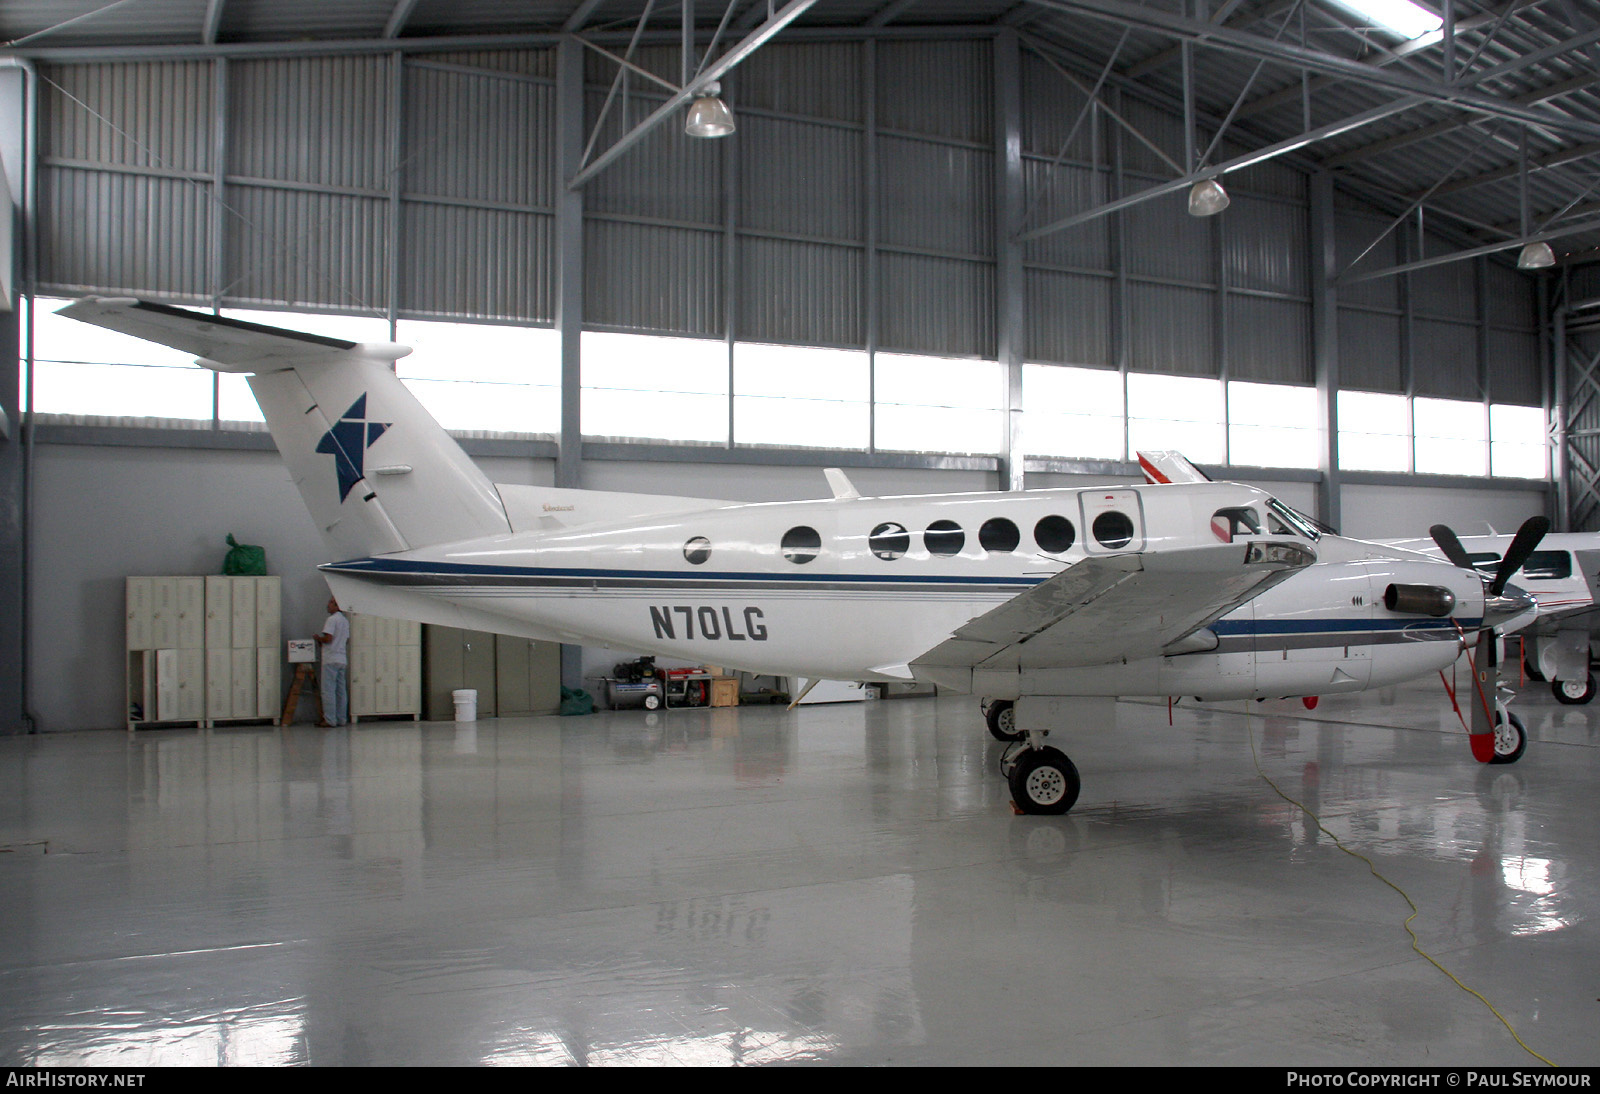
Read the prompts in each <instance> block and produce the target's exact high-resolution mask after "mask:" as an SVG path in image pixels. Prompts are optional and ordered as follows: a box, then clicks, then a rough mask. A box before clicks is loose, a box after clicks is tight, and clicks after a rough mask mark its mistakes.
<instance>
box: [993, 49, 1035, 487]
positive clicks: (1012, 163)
mask: <svg viewBox="0 0 1600 1094" xmlns="http://www.w3.org/2000/svg"><path fill="white" fill-rule="evenodd" d="M1021 73H1022V51H1021V47H1020V46H1019V45H1018V43H1017V32H1016V31H1014V30H1011V29H1009V28H1007V29H1005V30H1002V31H1001V32H1000V33H999V34H998V35H996V36H995V40H994V107H995V118H994V127H995V134H994V135H995V224H994V233H995V239H994V247H995V333H996V347H997V352H998V356H999V360H1000V366H1001V367H1002V368H1003V369H1004V370H1005V377H1006V379H1005V383H1006V394H1005V402H1004V404H1003V406H1004V411H1005V414H1004V421H1005V425H1004V432H1003V434H1002V437H1001V441H1000V484H999V485H1000V489H1002V490H1021V489H1023V478H1024V475H1023V455H1024V453H1023V440H1022V414H1023V404H1022V360H1023V349H1024V340H1025V338H1026V322H1027V316H1026V313H1025V306H1026V305H1025V296H1026V292H1025V287H1024V282H1023V278H1024V273H1023V268H1022V245H1021V244H1020V243H1018V242H1017V239H1016V236H1017V229H1018V228H1019V227H1020V226H1021V223H1022V215H1023V192H1022V75H1021Z"/></svg>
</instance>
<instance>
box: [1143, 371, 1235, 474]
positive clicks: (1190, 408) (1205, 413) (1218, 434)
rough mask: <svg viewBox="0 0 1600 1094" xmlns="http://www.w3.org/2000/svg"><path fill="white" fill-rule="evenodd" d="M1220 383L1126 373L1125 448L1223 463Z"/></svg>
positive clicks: (1225, 455) (1193, 377) (1182, 377)
mask: <svg viewBox="0 0 1600 1094" xmlns="http://www.w3.org/2000/svg"><path fill="white" fill-rule="evenodd" d="M1224 417H1225V415H1224V413H1223V405H1222V382H1221V381H1220V380H1211V379H1207V378H1204V377H1197V376H1157V375H1152V374H1148V373H1137V372H1130V373H1129V374H1128V447H1129V448H1130V449H1131V450H1132V451H1134V452H1138V451H1139V450H1141V449H1173V450H1176V451H1178V452H1182V453H1183V454H1184V455H1185V456H1187V457H1188V458H1189V459H1190V460H1192V461H1194V462H1195V463H1222V462H1223V461H1224V459H1226V457H1227V453H1226V451H1225V447H1224V441H1225V439H1226V436H1227V432H1226V428H1225V426H1224Z"/></svg>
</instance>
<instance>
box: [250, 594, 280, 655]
mask: <svg viewBox="0 0 1600 1094" xmlns="http://www.w3.org/2000/svg"><path fill="white" fill-rule="evenodd" d="M255 580H256V641H255V648H256V649H258V650H276V649H277V648H278V647H279V645H280V644H281V643H282V641H283V579H282V578H281V577H258V578H256V579H255Z"/></svg>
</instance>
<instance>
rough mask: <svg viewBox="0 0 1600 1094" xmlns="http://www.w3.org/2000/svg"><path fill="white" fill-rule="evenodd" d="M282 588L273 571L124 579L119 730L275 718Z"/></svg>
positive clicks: (280, 656)
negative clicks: (123, 693) (124, 696)
mask: <svg viewBox="0 0 1600 1094" xmlns="http://www.w3.org/2000/svg"><path fill="white" fill-rule="evenodd" d="M282 594H283V581H282V579H281V578H278V577H231V576H224V577H219V576H212V577H130V578H128V579H127V594H126V595H127V608H126V611H127V633H126V637H127V650H128V652H127V665H126V671H127V692H128V728H129V729H135V728H137V727H138V726H139V725H144V724H152V723H156V722H194V723H195V724H197V725H200V726H202V727H209V726H210V725H211V724H212V723H214V722H220V721H233V720H241V721H260V720H263V719H265V720H268V721H273V722H276V721H277V718H278V713H279V709H278V708H279V704H280V703H281V701H282V698H283V697H282V695H281V694H280V692H281V687H282V684H281V681H282V675H283V669H282V661H283V650H282V648H281V647H282V641H283V638H282V635H283V622H282V618H283V616H282Z"/></svg>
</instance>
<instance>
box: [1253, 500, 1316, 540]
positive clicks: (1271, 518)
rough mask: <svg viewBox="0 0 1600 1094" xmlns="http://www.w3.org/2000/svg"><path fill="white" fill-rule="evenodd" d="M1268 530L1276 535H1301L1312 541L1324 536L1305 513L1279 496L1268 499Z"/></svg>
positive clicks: (1302, 537)
mask: <svg viewBox="0 0 1600 1094" xmlns="http://www.w3.org/2000/svg"><path fill="white" fill-rule="evenodd" d="M1267 531H1269V532H1271V533H1272V534H1273V535H1275V536H1299V537H1300V538H1301V539H1309V540H1311V541H1312V542H1316V541H1317V540H1319V539H1321V538H1322V533H1321V532H1319V531H1317V529H1316V527H1315V526H1313V525H1312V524H1311V522H1310V521H1309V520H1307V519H1306V517H1305V516H1304V515H1302V514H1300V513H1297V512H1296V511H1295V510H1293V509H1291V508H1289V507H1288V506H1287V505H1285V504H1283V502H1281V501H1279V500H1278V499H1277V498H1268V499H1267Z"/></svg>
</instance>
